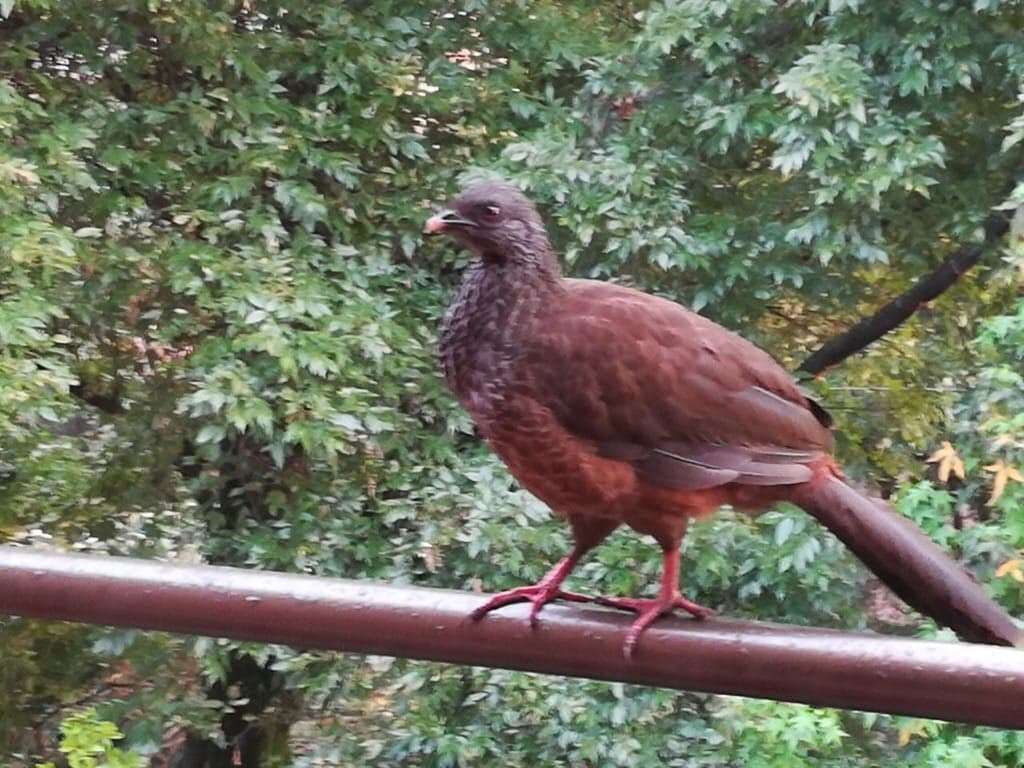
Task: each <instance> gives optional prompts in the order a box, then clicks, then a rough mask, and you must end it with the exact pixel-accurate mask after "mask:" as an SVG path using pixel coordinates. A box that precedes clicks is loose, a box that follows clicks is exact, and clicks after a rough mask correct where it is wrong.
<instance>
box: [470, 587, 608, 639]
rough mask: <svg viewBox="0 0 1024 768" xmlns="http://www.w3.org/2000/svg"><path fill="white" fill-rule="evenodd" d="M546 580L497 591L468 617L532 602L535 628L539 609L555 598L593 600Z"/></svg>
mask: <svg viewBox="0 0 1024 768" xmlns="http://www.w3.org/2000/svg"><path fill="white" fill-rule="evenodd" d="M545 581H546V580H544V581H541V582H539V583H537V584H531V585H530V586H528V587H516V588H515V589H509V590H506V591H505V592H499V593H498V594H496V595H494V596H493V597H492V598H491V599H490V600H488V601H487V602H486V603H484V604H483V605H481V606H480V607H479V608H477V609H475V610H474V611H473V612H472V613H471V614H469V617H470V618H471V619H472V620H473V621H480V619H482V618H483V617H484V616H485V615H487V614H488V613H490V612H491V611H493V610H495V609H497V608H502V607H504V606H506V605H512V604H513V603H525V602H529V603H533V605H532V607H531V608H530V626H531V627H533V628H534V629H536V627H537V624H538V623H539V619H538V617H539V616H540V612H541V609H542V608H543V607H544V606H545V605H547V604H548V603H550V602H553V601H555V600H568V601H569V602H572V603H590V602H593V598H591V597H587V596H586V595H580V594H577V593H576V592H565V591H563V590H561V589H559V588H558V586H557V585H556V584H550V583H545Z"/></svg>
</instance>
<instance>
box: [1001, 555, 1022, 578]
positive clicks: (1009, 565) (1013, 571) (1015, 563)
mask: <svg viewBox="0 0 1024 768" xmlns="http://www.w3.org/2000/svg"><path fill="white" fill-rule="evenodd" d="M1022 563H1024V561H1021V560H1020V558H1016V557H1015V558H1013V559H1012V560H1007V561H1006V562H1005V563H1003V564H1002V565H1000V566H999V567H998V568H996V578H997V579H1001V578H1003V576H1006V575H1007V574H1009V575H1010V576H1012V577H1013V578H1014V579H1015V580H1016V581H1021V582H1024V571H1021V569H1020V567H1021V565H1022Z"/></svg>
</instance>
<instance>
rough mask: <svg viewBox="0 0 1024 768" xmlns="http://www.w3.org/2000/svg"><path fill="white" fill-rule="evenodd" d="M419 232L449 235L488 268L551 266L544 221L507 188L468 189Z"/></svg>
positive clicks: (481, 184)
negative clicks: (519, 264) (528, 264)
mask: <svg viewBox="0 0 1024 768" xmlns="http://www.w3.org/2000/svg"><path fill="white" fill-rule="evenodd" d="M423 232H424V233H425V234H428V235H439V234H445V235H450V236H452V237H453V238H455V240H457V241H458V242H460V243H462V245H464V246H466V247H467V248H469V249H470V250H471V251H473V253H475V254H476V255H477V256H479V257H480V258H481V259H483V260H484V261H485V262H488V263H495V264H505V263H510V262H522V263H524V264H527V263H543V264H545V265H548V262H551V263H553V262H554V256H553V255H552V253H551V245H550V244H549V243H548V236H547V233H546V232H545V230H544V222H542V221H541V218H540V214H538V213H537V209H536V208H534V207H533V203H531V202H530V201H529V200H528V199H527V198H526V196H525V195H524V194H523V193H522V192H520V191H519V190H518V189H516V188H515V187H513V186H512V185H511V184H506V183H504V182H497V181H486V182H479V183H476V184H471V185H469V186H468V187H466V188H465V189H464V190H462V192H461V193H459V195H458V196H457V197H455V198H454V199H453V200H451V201H450V202H449V203H448V207H447V208H446V209H445V210H443V211H441V212H439V213H437V214H435V215H434V216H431V217H430V218H429V219H427V222H426V224H424V226H423Z"/></svg>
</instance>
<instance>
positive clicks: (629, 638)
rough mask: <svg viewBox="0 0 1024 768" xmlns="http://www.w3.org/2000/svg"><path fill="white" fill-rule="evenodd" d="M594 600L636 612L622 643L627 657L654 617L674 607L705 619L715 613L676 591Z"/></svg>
mask: <svg viewBox="0 0 1024 768" xmlns="http://www.w3.org/2000/svg"><path fill="white" fill-rule="evenodd" d="M595 601H596V602H597V603H598V604H600V605H607V606H608V607H610V608H618V609H620V610H623V611H633V612H634V613H636V614H637V617H636V621H634V622H633V624H632V626H630V628H629V631H628V632H627V633H626V640H625V642H624V643H623V644H622V654H623V655H624V656H625V657H626V658H627V659H631V658H633V652H634V650H636V644H637V643H638V642H639V641H640V635H642V634H643V632H644V630H645V629H647V628H648V627H649V626H650V625H651V624H653V623H654V621H655V620H656V619H658V618H660V617H661V616H665V615H667V614H669V613H672V611H674V610H675V609H676V608H682V609H683V610H684V611H686V612H687V613H689V614H690V615H691V616H693V617H694V618H695V619H706V618H707V617H708V616H712V615H714V613H715V612H714V611H713V610H711V609H710V608H706V607H704V606H703V605H699V604H697V603H695V602H693V601H692V600H688V599H687V598H685V597H683V596H682V595H680V594H679V593H678V592H677V593H676V594H675V595H673V596H670V597H669V598H668V599H665V598H664V597H660V596H659V597H654V598H637V597H598V598H595Z"/></svg>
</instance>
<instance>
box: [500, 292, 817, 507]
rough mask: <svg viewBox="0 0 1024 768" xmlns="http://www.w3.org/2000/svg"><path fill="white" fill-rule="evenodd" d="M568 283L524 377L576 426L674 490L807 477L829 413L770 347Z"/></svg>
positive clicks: (678, 313) (522, 385)
mask: <svg viewBox="0 0 1024 768" xmlns="http://www.w3.org/2000/svg"><path fill="white" fill-rule="evenodd" d="M563 285H564V288H565V293H564V294H563V295H562V296H561V297H560V300H557V301H554V302H551V303H550V305H549V306H547V307H546V308H545V309H544V310H542V312H541V315H540V316H539V317H538V318H536V320H535V322H534V324H533V327H532V328H531V330H530V332H529V333H528V334H525V338H521V339H520V345H519V351H518V357H517V359H518V361H519V364H518V365H517V366H516V367H515V371H516V373H515V376H516V386H517V388H518V389H519V391H526V392H529V393H530V396H531V397H533V398H535V399H536V400H538V401H539V402H540V403H541V404H543V405H544V406H546V407H547V408H549V409H550V411H551V412H552V413H553V414H554V416H555V418H557V419H558V421H559V423H560V424H561V425H562V426H563V427H564V428H565V429H567V430H568V431H569V432H570V433H571V434H573V435H575V436H577V437H579V438H581V439H583V440H585V441H587V442H588V443H589V444H591V445H593V448H594V450H595V452H597V453H598V454H600V455H602V456H605V457H607V458H614V459H619V460H622V461H628V462H630V463H631V464H633V465H634V466H635V467H636V469H637V471H638V473H639V474H640V476H641V477H642V478H644V479H645V480H646V481H648V482H651V483H653V484H655V485H658V486H661V487H665V488H672V489H697V488H710V487H715V486H718V485H723V484H725V483H729V482H742V483H745V484H748V485H788V484H793V483H800V482H804V481H806V480H808V479H810V476H811V470H810V469H809V468H808V466H807V464H808V463H809V462H811V461H812V460H814V459H815V458H817V457H820V456H821V455H822V453H824V452H827V451H828V450H829V449H830V448H831V443H832V436H831V432H830V430H829V428H828V427H829V419H828V415H827V413H825V412H824V411H823V410H822V409H821V408H820V406H817V404H815V403H813V402H812V401H810V400H808V398H807V397H806V396H805V395H804V394H803V393H802V392H801V391H800V390H799V388H798V387H797V386H796V385H795V384H794V383H793V381H792V380H791V379H790V377H789V376H788V374H787V373H786V372H785V371H784V370H783V369H782V367H781V366H779V364H778V363H776V362H775V361H774V360H773V359H772V358H771V357H770V356H769V355H768V354H766V353H765V352H763V351H762V350H760V349H758V348H757V347H755V346H754V345H753V344H751V343H750V342H748V341H746V340H745V339H743V338H741V337H739V336H737V335H736V334H734V333H731V332H730V331H728V330H726V329H725V328H722V327H721V326H719V325H717V324H715V323H713V322H711V321H710V320H708V319H706V318H703V317H701V316H700V315H697V314H694V313H692V312H689V311H687V310H685V309H683V308H682V307H680V306H678V305H677V304H673V303H672V302H670V301H666V300H664V299H660V298H658V297H655V296H650V295H647V294H644V293H640V292H638V291H634V290H631V289H628V288H624V287H622V286H617V285H613V284H610V283H600V282H594V281H589V280H565V281H563Z"/></svg>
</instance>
